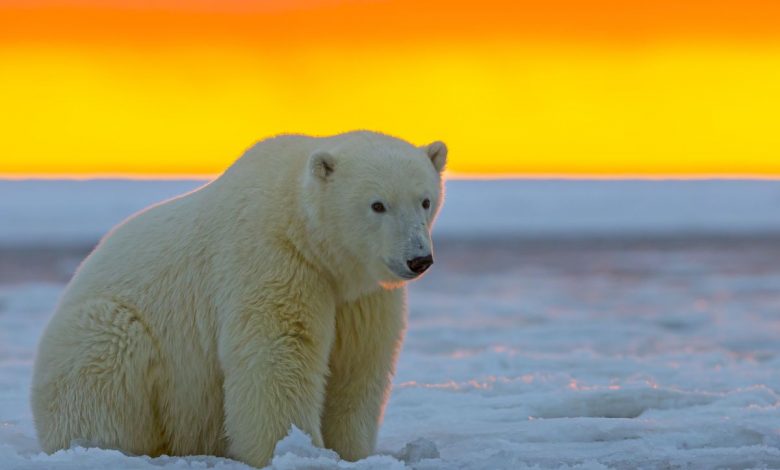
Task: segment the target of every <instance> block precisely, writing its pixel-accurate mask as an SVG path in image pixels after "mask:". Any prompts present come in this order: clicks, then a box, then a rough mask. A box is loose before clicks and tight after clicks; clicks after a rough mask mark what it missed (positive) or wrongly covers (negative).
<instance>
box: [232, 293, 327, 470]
mask: <svg viewBox="0 0 780 470" xmlns="http://www.w3.org/2000/svg"><path fill="white" fill-rule="evenodd" d="M333 327H334V307H333V306H332V304H330V303H328V302H327V301H324V300H323V299H306V298H303V295H299V296H285V297H284V298H281V297H276V295H274V298H268V297H265V298H262V297H261V299H260V300H256V301H255V302H253V303H252V305H251V307H250V308H244V309H242V310H241V311H238V312H235V315H232V321H230V322H228V323H227V324H225V325H224V327H223V330H222V331H221V333H220V340H219V342H220V345H219V348H220V358H221V361H222V366H223V371H224V374H225V378H224V391H225V396H224V399H225V404H224V406H225V431H226V434H227V438H228V442H229V446H228V455H229V456H230V457H233V458H235V459H238V460H241V461H243V462H246V463H248V464H250V465H254V466H258V467H262V466H265V465H267V464H268V463H269V460H270V459H271V457H272V454H273V449H274V446H275V445H276V443H277V442H278V441H279V440H280V439H282V438H283V437H284V436H285V435H287V433H288V432H289V431H290V428H291V426H292V425H295V426H297V427H298V428H300V429H301V430H303V431H304V432H306V433H308V434H309V435H311V437H312V440H313V442H314V444H315V445H318V446H322V445H323V441H322V433H321V431H320V415H321V413H322V406H323V401H324V393H325V377H326V374H327V368H328V365H327V360H328V354H329V351H330V347H331V343H332V339H333V330H334V328H333Z"/></svg>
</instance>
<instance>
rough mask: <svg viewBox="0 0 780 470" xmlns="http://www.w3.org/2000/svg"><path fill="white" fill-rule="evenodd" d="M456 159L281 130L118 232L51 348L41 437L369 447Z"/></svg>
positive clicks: (135, 447)
mask: <svg viewBox="0 0 780 470" xmlns="http://www.w3.org/2000/svg"><path fill="white" fill-rule="evenodd" d="M446 158H447V148H446V146H445V145H444V144H443V143H441V142H434V143H432V144H430V145H427V146H424V147H415V146H412V145H411V144H409V143H407V142H404V141H402V140H399V139H396V138H393V137H389V136H386V135H383V134H379V133H374V132H368V131H356V132H350V133H346V134H341V135H336V136H332V137H321V138H315V137H307V136H302V135H284V136H279V137H275V138H271V139H269V140H265V141H262V142H259V143H258V144H256V145H255V146H254V147H252V148H251V149H249V150H248V151H247V152H246V153H245V154H244V155H243V156H242V157H241V158H240V159H239V160H238V161H236V162H235V163H234V164H233V165H232V166H231V167H230V168H229V169H228V170H227V171H226V172H225V173H224V174H223V175H221V176H220V177H219V178H217V179H216V180H214V181H213V182H211V183H209V184H207V185H206V186H203V187H202V188H200V189H198V190H196V191H193V192H191V193H189V194H185V195H183V196H180V197H177V198H174V199H172V200H169V201H167V202H163V203H161V204H158V205H156V206H152V207H151V208H149V209H147V210H144V211H142V212H140V213H138V214H136V215H134V216H133V217H130V218H129V219H128V220H126V221H125V222H124V223H122V224H120V225H119V226H118V227H116V228H115V229H113V230H112V231H111V232H110V233H109V234H108V235H107V236H106V237H105V238H104V239H103V240H102V241H101V242H100V244H99V245H98V246H97V247H96V248H95V250H94V252H92V254H90V255H89V257H88V258H87V259H86V260H85V261H84V263H83V264H82V265H81V266H80V267H79V269H78V271H77V272H76V275H75V276H74V278H73V280H72V281H71V283H70V284H69V286H68V287H67V289H66V290H65V293H64V294H63V297H62V299H61V300H60V303H59V306H58V308H57V311H56V313H55V315H54V316H53V318H52V319H51V321H50V323H49V325H48V326H47V328H46V331H45V333H44V334H43V337H42V340H41V343H40V346H39V351H38V355H37V357H36V363H35V370H34V378H33V387H32V409H33V414H34V418H35V426H36V429H37V433H38V438H39V440H40V443H41V447H42V448H43V450H44V451H46V452H49V453H51V452H54V451H56V450H58V449H62V448H67V447H69V446H71V445H72V444H73V443H79V444H82V445H84V444H85V443H86V445H94V446H100V447H105V448H114V449H119V450H122V451H124V452H127V453H130V454H136V455H139V454H145V455H151V456H155V455H161V454H168V455H191V454H211V455H222V456H229V457H232V458H235V459H237V460H241V461H243V462H246V463H248V464H250V465H255V466H263V465H265V464H267V463H268V461H269V459H270V457H271V456H272V452H273V448H274V445H275V444H276V442H277V441H278V440H279V439H280V438H282V437H283V436H285V435H286V433H287V432H288V431H289V430H290V427H291V426H292V425H295V426H297V427H298V428H300V429H302V430H303V431H305V432H306V433H308V434H310V435H311V436H312V439H313V442H314V443H315V444H317V445H319V446H325V447H328V448H331V449H333V450H335V451H337V452H338V453H339V454H340V455H341V457H342V458H344V459H348V460H356V459H360V458H364V457H366V456H368V455H369V454H371V453H372V451H373V449H374V445H375V440H376V435H377V427H378V425H379V422H380V420H381V417H382V412H383V408H384V405H385V402H386V400H387V397H388V391H389V387H390V380H391V377H392V375H393V372H394V367H395V360H396V356H397V354H398V349H399V347H400V344H401V340H402V337H403V333H404V329H405V315H406V314H405V304H406V301H405V288H404V284H405V282H407V281H409V280H412V279H415V278H417V277H419V276H420V275H421V274H422V273H423V272H424V271H425V270H426V269H427V268H428V267H429V266H430V265H431V264H432V262H433V259H432V245H431V236H430V232H431V225H432V223H433V221H434V218H435V216H436V213H437V211H438V209H439V207H440V205H441V202H442V170H443V169H444V165H445V160H446Z"/></svg>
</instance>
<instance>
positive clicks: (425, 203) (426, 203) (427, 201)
mask: <svg viewBox="0 0 780 470" xmlns="http://www.w3.org/2000/svg"><path fill="white" fill-rule="evenodd" d="M422 206H423V209H429V208H430V207H431V200H430V199H423V204H422Z"/></svg>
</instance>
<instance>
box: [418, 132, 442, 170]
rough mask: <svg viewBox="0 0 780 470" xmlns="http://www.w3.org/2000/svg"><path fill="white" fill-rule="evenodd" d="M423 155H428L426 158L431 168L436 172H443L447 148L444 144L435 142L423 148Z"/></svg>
mask: <svg viewBox="0 0 780 470" xmlns="http://www.w3.org/2000/svg"><path fill="white" fill-rule="evenodd" d="M423 150H425V153H426V154H428V158H430V159H431V163H433V167H434V168H436V171H438V172H439V173H441V172H442V171H444V166H445V165H446V164H447V146H446V145H444V142H440V141H438V140H437V141H436V142H433V143H431V144H428V145H426V146H425V147H423Z"/></svg>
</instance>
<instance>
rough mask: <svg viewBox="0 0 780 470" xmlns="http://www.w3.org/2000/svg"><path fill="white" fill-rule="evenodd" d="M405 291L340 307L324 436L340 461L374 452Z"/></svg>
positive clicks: (383, 293)
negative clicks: (339, 457)
mask: <svg viewBox="0 0 780 470" xmlns="http://www.w3.org/2000/svg"><path fill="white" fill-rule="evenodd" d="M405 302H406V299H405V291H404V289H396V290H382V291H379V292H376V293H373V294H371V295H368V296H365V297H362V298H360V299H358V300H356V301H354V302H351V303H349V304H346V305H343V306H341V307H340V308H339V309H338V311H337V312H336V338H335V340H334V343H333V349H332V351H331V355H330V377H329V378H328V385H327V394H326V399H325V413H324V415H323V418H322V419H323V421H322V433H323V438H324V439H325V446H326V447H328V448H330V449H333V450H335V451H336V452H338V453H339V455H340V456H341V458H343V459H347V460H359V459H362V458H365V457H367V456H369V455H371V453H373V452H374V447H375V445H376V436H377V431H378V428H379V424H380V422H381V420H382V413H383V412H384V407H385V403H386V401H387V398H388V395H389V392H390V386H391V380H392V376H393V373H394V372H395V361H396V358H397V356H398V351H399V349H400V346H401V341H402V339H403V333H404V328H405V326H406V306H405Z"/></svg>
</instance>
